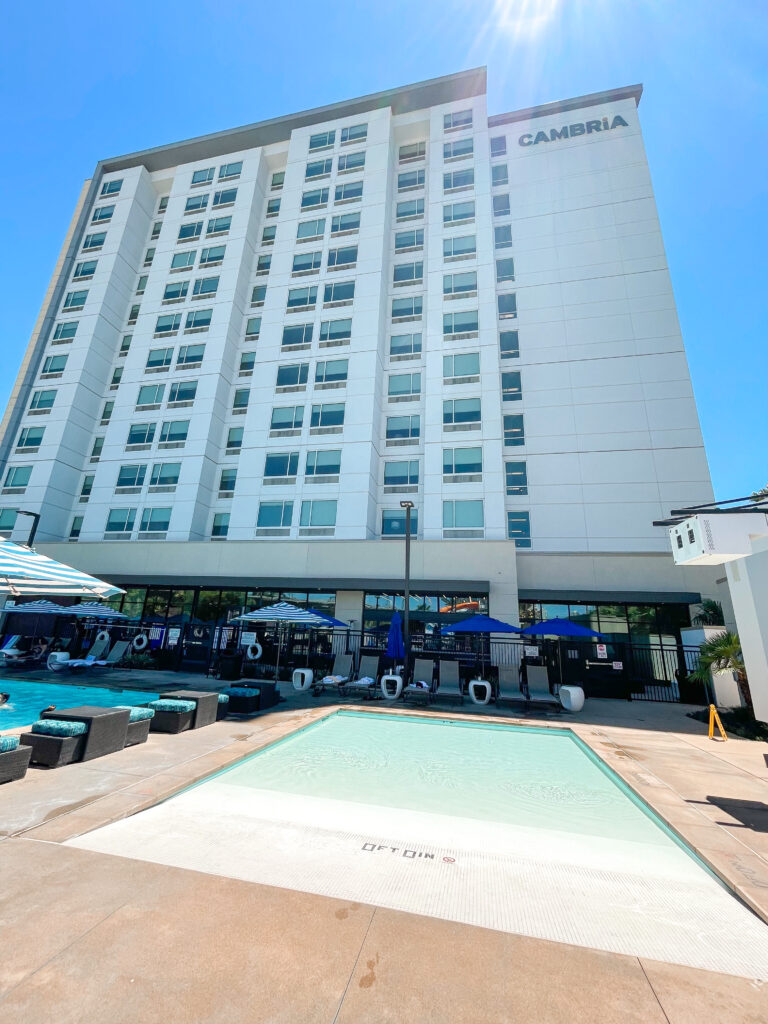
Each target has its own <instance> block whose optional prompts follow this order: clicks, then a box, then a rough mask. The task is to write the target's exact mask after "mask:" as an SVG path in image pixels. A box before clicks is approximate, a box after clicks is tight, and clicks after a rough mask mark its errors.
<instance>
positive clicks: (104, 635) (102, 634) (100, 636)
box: [96, 629, 109, 640]
mask: <svg viewBox="0 0 768 1024" xmlns="http://www.w3.org/2000/svg"><path fill="white" fill-rule="evenodd" d="M96 639H97V640H109V632H108V631H107V630H106V629H100V630H99V632H98V633H97V634H96Z"/></svg>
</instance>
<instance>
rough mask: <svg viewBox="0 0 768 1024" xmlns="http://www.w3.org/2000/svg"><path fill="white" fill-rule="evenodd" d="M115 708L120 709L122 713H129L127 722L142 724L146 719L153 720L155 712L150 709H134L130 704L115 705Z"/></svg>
mask: <svg viewBox="0 0 768 1024" xmlns="http://www.w3.org/2000/svg"><path fill="white" fill-rule="evenodd" d="M115 707H116V708H121V709H122V710H124V711H130V715H128V721H129V722H144V721H146V720H147V719H148V718H154V717H155V712H154V711H153V710H152V708H135V707H134V706H133V705H132V704H115Z"/></svg>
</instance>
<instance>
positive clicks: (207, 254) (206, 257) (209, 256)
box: [200, 245, 227, 267]
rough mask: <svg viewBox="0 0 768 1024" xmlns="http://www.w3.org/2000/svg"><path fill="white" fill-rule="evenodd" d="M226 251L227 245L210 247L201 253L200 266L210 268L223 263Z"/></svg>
mask: <svg viewBox="0 0 768 1024" xmlns="http://www.w3.org/2000/svg"><path fill="white" fill-rule="evenodd" d="M226 251H227V247H226V245H209V246H208V247H207V248H206V249H203V251H202V252H201V253H200V266H201V267H209V266H213V264H215V263H221V261H222V260H223V259H224V254H225V253H226Z"/></svg>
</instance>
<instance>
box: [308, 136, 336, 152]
mask: <svg viewBox="0 0 768 1024" xmlns="http://www.w3.org/2000/svg"><path fill="white" fill-rule="evenodd" d="M335 141H336V132H335V131H330V132H318V133H317V134H316V135H310V137H309V151H310V153H311V152H312V151H313V150H316V149H327V148H328V147H329V146H332V145H333V144H334V142H335Z"/></svg>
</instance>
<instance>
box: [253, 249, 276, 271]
mask: <svg viewBox="0 0 768 1024" xmlns="http://www.w3.org/2000/svg"><path fill="white" fill-rule="evenodd" d="M271 266H272V253H262V255H261V256H259V259H258V262H257V264H256V273H257V274H268V273H269V268H270V267H271Z"/></svg>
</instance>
